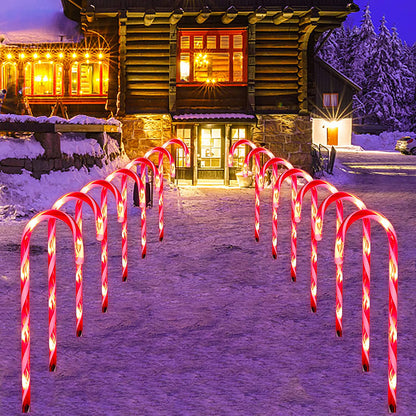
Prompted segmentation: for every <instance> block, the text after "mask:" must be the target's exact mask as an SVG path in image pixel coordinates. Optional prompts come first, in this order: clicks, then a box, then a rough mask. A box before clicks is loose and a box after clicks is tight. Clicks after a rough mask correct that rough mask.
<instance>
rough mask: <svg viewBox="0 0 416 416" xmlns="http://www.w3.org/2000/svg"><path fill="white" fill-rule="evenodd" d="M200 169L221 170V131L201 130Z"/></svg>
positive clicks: (217, 129)
mask: <svg viewBox="0 0 416 416" xmlns="http://www.w3.org/2000/svg"><path fill="white" fill-rule="evenodd" d="M200 154H201V159H200V161H201V168H221V129H219V128H202V129H201V148H200Z"/></svg>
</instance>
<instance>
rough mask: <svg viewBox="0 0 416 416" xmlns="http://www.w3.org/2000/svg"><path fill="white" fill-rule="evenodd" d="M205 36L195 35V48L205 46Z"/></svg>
mask: <svg viewBox="0 0 416 416" xmlns="http://www.w3.org/2000/svg"><path fill="white" fill-rule="evenodd" d="M203 39H204V38H203V36H195V37H194V48H195V49H202V48H203V47H204V45H203Z"/></svg>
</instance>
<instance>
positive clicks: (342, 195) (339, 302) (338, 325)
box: [315, 191, 370, 363]
mask: <svg viewBox="0 0 416 416" xmlns="http://www.w3.org/2000/svg"><path fill="white" fill-rule="evenodd" d="M343 201H349V202H352V203H353V204H354V205H355V206H356V207H357V208H358V209H366V206H365V204H364V203H363V202H362V201H361V200H360V199H359V198H357V197H356V196H354V195H352V194H350V193H348V192H342V191H340V192H336V193H334V194H332V195H329V196H328V197H327V198H325V199H324V200H323V201H322V203H321V205H320V206H319V209H318V213H317V215H316V221H315V238H316V240H317V241H320V240H322V232H323V222H324V214H325V211H326V210H327V208H328V207H329V206H330V204H332V203H333V202H336V204H337V220H336V232H338V230H339V228H340V227H341V224H342V221H343V205H342V203H343ZM367 227H368V228H367ZM364 229H366V230H367V231H365V230H364ZM369 234H370V223H369V222H368V221H367V220H363V244H364V238H365V239H366V240H367V241H368V247H370V246H369V244H370V238H369ZM366 235H367V236H366ZM367 237H368V238H367ZM365 247H367V246H364V245H363V259H364V257H367V253H365V250H366V249H365ZM368 260H369V258H368ZM336 267H337V271H336V301H335V330H336V333H337V335H338V336H339V337H341V336H342V314H343V311H342V307H343V295H342V292H343V273H342V266H340V265H339V264H337V265H336ZM366 276H367V277H368V288H367V289H365V286H367V284H364V280H366V279H363V293H365V292H366V293H368V296H367V297H366V298H368V302H363V307H364V305H365V312H364V309H363V331H364V330H365V331H367V328H368V332H366V334H367V335H368V336H364V335H363V339H368V340H369V339H370V332H369V331H370V302H369V300H370V297H369V295H370V285H369V283H370V280H369V275H366ZM367 290H368V292H367ZM364 318H365V322H364ZM367 357H368V355H367ZM363 362H364V360H363ZM367 363H368V359H367Z"/></svg>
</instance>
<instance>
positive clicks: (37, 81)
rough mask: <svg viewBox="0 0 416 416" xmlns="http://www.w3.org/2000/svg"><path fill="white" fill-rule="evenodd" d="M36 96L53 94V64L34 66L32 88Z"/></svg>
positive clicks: (37, 64) (46, 63)
mask: <svg viewBox="0 0 416 416" xmlns="http://www.w3.org/2000/svg"><path fill="white" fill-rule="evenodd" d="M33 90H34V91H33V92H34V94H36V95H52V94H53V64H52V63H50V62H45V63H36V64H34V88H33Z"/></svg>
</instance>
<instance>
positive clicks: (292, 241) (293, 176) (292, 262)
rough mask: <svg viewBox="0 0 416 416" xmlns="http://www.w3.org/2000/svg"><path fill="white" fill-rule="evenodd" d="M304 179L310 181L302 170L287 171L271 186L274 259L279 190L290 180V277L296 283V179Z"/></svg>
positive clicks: (309, 176) (310, 178)
mask: <svg viewBox="0 0 416 416" xmlns="http://www.w3.org/2000/svg"><path fill="white" fill-rule="evenodd" d="M298 177H301V178H304V179H305V180H306V181H308V182H310V181H312V176H311V175H309V173H307V172H305V171H304V170H302V169H297V168H293V169H289V170H287V171H286V172H283V173H282V174H281V175H280V176H279V178H278V180H277V181H276V182H275V184H274V185H273V217H272V230H273V235H272V254H273V257H274V258H276V253H277V247H276V245H277V208H278V207H279V199H280V189H281V187H282V184H283V182H284V181H285V180H286V179H288V178H291V191H292V195H291V233H290V248H291V250H290V251H291V254H290V255H291V258H290V275H291V277H292V280H293V281H294V282H295V281H296V246H297V229H296V221H295V207H296V197H297V178H298Z"/></svg>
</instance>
